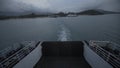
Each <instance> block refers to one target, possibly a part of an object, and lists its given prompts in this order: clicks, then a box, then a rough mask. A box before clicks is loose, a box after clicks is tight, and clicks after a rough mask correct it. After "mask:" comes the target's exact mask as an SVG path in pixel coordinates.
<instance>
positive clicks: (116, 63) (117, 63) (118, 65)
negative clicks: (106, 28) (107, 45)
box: [89, 41, 120, 68]
mask: <svg viewBox="0 0 120 68" xmlns="http://www.w3.org/2000/svg"><path fill="white" fill-rule="evenodd" d="M104 42H105V41H104ZM89 47H90V48H91V49H92V50H93V51H94V52H96V53H97V54H98V55H99V56H100V57H102V58H103V59H104V60H105V61H106V62H108V63H109V64H111V65H112V66H113V67H114V68H120V57H117V56H116V55H114V54H112V53H110V52H108V51H107V50H105V49H103V48H102V47H100V46H99V45H98V44H96V43H94V42H89Z"/></svg>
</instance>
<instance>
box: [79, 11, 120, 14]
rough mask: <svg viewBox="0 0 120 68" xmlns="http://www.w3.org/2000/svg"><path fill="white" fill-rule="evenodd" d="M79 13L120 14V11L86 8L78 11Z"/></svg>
mask: <svg viewBox="0 0 120 68" xmlns="http://www.w3.org/2000/svg"><path fill="white" fill-rule="evenodd" d="M77 14H78V15H104V14H120V12H113V11H105V10H85V11H82V12H78V13H77Z"/></svg>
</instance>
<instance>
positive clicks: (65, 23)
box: [0, 15, 120, 49]
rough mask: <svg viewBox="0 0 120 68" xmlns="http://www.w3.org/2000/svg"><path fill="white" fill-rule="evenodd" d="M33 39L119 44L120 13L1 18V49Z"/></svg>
mask: <svg viewBox="0 0 120 68" xmlns="http://www.w3.org/2000/svg"><path fill="white" fill-rule="evenodd" d="M30 40H35V41H36V40H40V41H80V40H110V41H114V42H116V43H118V44H120V15H100V16H79V17H62V18H60V17H59V18H31V19H10V20H1V21H0V49H3V48H5V47H7V46H11V45H12V44H13V43H15V42H21V41H30Z"/></svg>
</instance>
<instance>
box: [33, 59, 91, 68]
mask: <svg viewBox="0 0 120 68" xmlns="http://www.w3.org/2000/svg"><path fill="white" fill-rule="evenodd" d="M34 68H91V66H90V65H89V64H88V63H87V62H86V60H85V59H84V57H42V58H41V59H40V60H39V62H38V63H37V64H36V65H35V67H34Z"/></svg>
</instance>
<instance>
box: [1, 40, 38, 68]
mask: <svg viewBox="0 0 120 68" xmlns="http://www.w3.org/2000/svg"><path fill="white" fill-rule="evenodd" d="M39 43H40V41H39V42H37V43H36V44H35V47H31V46H25V47H24V48H22V49H20V50H19V51H17V52H16V53H14V54H13V55H11V56H10V57H8V58H6V59H5V60H3V61H2V62H0V68H11V67H13V66H14V65H15V64H17V63H18V62H19V61H20V60H22V59H23V58H24V57H25V56H27V55H28V54H29V53H30V52H31V51H33V50H34V49H35V48H36V47H37V45H38V44H39Z"/></svg>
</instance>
